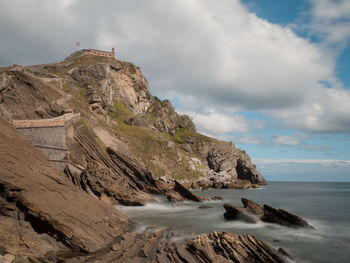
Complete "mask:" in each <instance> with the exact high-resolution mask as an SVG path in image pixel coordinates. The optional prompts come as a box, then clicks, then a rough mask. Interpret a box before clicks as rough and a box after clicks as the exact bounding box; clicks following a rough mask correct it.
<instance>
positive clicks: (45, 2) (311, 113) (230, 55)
mask: <svg viewBox="0 0 350 263" xmlns="http://www.w3.org/2000/svg"><path fill="white" fill-rule="evenodd" d="M0 34H1V38H0V43H1V45H0V67H1V66H8V65H12V64H22V65H31V64H41V63H49V62H57V61H61V60H63V59H64V58H65V57H67V56H68V55H69V54H70V53H72V52H74V51H75V50H77V49H76V47H75V46H74V44H75V43H76V42H77V41H79V42H80V44H81V46H80V48H96V49H103V50H111V48H112V47H113V46H115V48H116V58H117V59H121V60H126V61H131V62H133V63H135V64H136V65H138V66H140V67H141V70H142V72H143V74H144V75H145V76H146V78H147V79H148V82H149V87H150V90H151V92H152V94H153V95H155V96H158V97H159V98H161V99H170V100H171V102H172V103H173V104H174V106H175V108H176V110H177V111H178V112H180V113H181V114H188V115H190V116H192V117H193V120H194V122H195V124H196V126H197V130H198V131H199V132H202V133H204V134H206V135H209V136H213V137H216V138H219V139H223V140H226V141H233V142H234V143H235V145H236V146H237V147H239V148H241V149H244V150H245V151H246V152H247V153H248V154H249V155H250V156H251V158H252V159H253V162H254V163H256V165H257V167H258V169H259V170H260V171H261V172H262V174H263V175H264V176H265V178H266V179H267V180H281V181H350V1H349V0H283V1H282V0H268V1H261V0H217V1H213V0H177V1H173V0H128V1H122V0H101V1H94V0H61V1H57V0H31V1H28V0H11V1H6V0H0Z"/></svg>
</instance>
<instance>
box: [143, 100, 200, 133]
mask: <svg viewBox="0 0 350 263" xmlns="http://www.w3.org/2000/svg"><path fill="white" fill-rule="evenodd" d="M148 113H151V114H153V115H154V116H156V117H157V119H156V121H155V122H154V123H153V125H154V126H155V127H156V128H157V129H158V130H159V131H161V132H163V131H165V132H169V133H170V134H174V133H175V131H176V130H178V129H179V128H186V129H188V130H190V131H196V127H195V125H194V123H193V121H192V118H191V117H189V116H187V115H179V114H177V113H176V112H175V109H174V107H173V105H172V104H171V103H170V101H168V100H163V101H160V100H159V99H158V98H155V99H154V100H153V103H152V104H151V106H150V108H149V109H148Z"/></svg>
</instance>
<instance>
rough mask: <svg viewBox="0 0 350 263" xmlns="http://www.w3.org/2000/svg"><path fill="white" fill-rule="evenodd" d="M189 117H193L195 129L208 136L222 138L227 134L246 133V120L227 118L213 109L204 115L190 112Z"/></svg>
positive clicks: (233, 116)
mask: <svg viewBox="0 0 350 263" xmlns="http://www.w3.org/2000/svg"><path fill="white" fill-rule="evenodd" d="M189 115H190V116H192V117H193V120H194V123H195V124H196V127H197V128H198V129H200V130H201V131H202V132H203V133H205V134H208V135H214V136H224V135H225V134H227V133H232V132H246V131H248V123H247V120H246V119H245V118H244V117H241V116H238V115H232V116H228V115H225V114H220V113H218V112H216V111H215V110H214V109H210V110H208V112H207V113H206V114H201V113H197V112H190V113H189Z"/></svg>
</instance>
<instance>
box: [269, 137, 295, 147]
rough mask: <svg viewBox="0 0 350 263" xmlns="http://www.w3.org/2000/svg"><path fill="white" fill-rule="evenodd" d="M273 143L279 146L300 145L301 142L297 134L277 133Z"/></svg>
mask: <svg viewBox="0 0 350 263" xmlns="http://www.w3.org/2000/svg"><path fill="white" fill-rule="evenodd" d="M272 144H273V145H277V146H299V145H300V144H301V142H300V139H299V138H296V137H295V136H288V135H281V134H277V135H276V136H274V137H273V138H272Z"/></svg>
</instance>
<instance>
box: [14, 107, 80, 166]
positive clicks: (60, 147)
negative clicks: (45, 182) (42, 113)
mask: <svg viewBox="0 0 350 263" xmlns="http://www.w3.org/2000/svg"><path fill="white" fill-rule="evenodd" d="M79 119H80V114H79V113H78V114H74V113H67V114H65V115H62V116H60V117H57V118H53V119H41V120H13V121H12V124H13V126H15V128H16V129H17V130H18V131H19V132H21V133H22V134H23V135H24V136H26V137H27V139H28V140H29V141H30V142H31V143H32V144H33V145H34V146H35V147H36V148H38V149H39V150H40V151H42V152H43V153H44V154H45V155H46V156H47V157H48V160H49V161H51V162H53V163H55V164H56V166H57V168H58V169H60V170H62V171H63V170H64V168H65V167H66V165H67V154H68V150H67V146H66V128H67V126H68V125H69V124H70V123H71V122H73V121H76V120H79Z"/></svg>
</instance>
